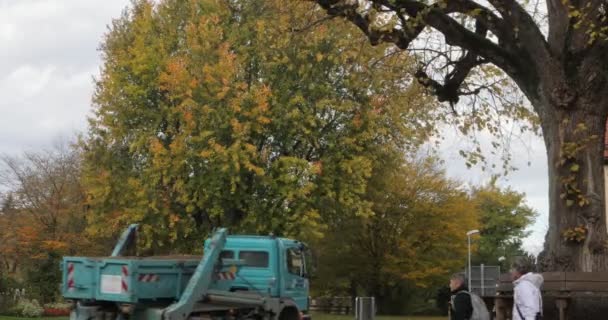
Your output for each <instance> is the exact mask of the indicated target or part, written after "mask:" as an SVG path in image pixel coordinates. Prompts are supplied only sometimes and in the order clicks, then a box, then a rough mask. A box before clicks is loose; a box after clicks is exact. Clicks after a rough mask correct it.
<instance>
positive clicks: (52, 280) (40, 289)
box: [24, 253, 61, 315]
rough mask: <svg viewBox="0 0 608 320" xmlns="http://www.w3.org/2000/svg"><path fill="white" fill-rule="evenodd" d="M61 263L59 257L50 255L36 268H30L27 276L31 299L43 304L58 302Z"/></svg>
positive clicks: (26, 281)
mask: <svg viewBox="0 0 608 320" xmlns="http://www.w3.org/2000/svg"><path fill="white" fill-rule="evenodd" d="M60 261H61V257H60V256H59V255H57V254H54V253H50V254H49V256H48V258H47V259H45V260H43V261H39V263H38V264H37V265H35V266H33V265H32V266H29V268H28V270H27V271H26V276H25V283H26V284H27V289H26V291H27V293H28V296H29V297H33V298H36V299H38V300H39V301H41V302H42V303H49V302H54V301H57V299H58V298H59V290H58V289H59V286H60V285H61V271H60V270H59V263H60ZM34 301H35V300H34ZM24 315H25V314H24Z"/></svg>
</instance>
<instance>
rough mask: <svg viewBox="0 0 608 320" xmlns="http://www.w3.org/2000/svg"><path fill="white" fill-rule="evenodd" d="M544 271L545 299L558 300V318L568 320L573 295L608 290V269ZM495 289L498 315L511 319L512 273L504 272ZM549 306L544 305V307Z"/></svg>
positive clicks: (543, 287)
mask: <svg viewBox="0 0 608 320" xmlns="http://www.w3.org/2000/svg"><path fill="white" fill-rule="evenodd" d="M542 275H543V278H544V279H545V282H544V284H543V286H542V288H541V290H542V294H543V300H546V298H553V299H554V300H555V307H556V308H557V311H558V315H559V320H567V311H568V305H569V304H570V301H571V299H572V298H573V297H575V296H580V295H581V294H585V295H586V296H587V297H593V296H594V295H599V294H608V272H547V273H543V274H542ZM496 289H497V290H496V292H497V293H496V296H495V297H494V305H495V308H496V319H497V320H506V319H511V316H512V315H511V312H512V310H513V284H512V282H511V277H510V275H508V274H505V275H501V276H500V278H499V282H498V284H497V285H496ZM543 304H544V303H543ZM547 307H548V306H547V305H545V310H546V309H547Z"/></svg>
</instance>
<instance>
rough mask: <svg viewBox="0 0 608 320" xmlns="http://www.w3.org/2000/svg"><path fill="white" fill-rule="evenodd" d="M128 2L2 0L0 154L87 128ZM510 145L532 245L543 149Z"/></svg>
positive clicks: (476, 177)
mask: <svg viewBox="0 0 608 320" xmlns="http://www.w3.org/2000/svg"><path fill="white" fill-rule="evenodd" d="M128 3H129V1H128V0H104V1H97V0H96V1H93V0H0V71H1V72H0V153H9V154H15V153H18V152H20V151H23V150H35V149H38V148H41V147H44V146H48V145H49V144H51V143H52V142H53V140H55V139H58V137H61V136H71V135H72V134H74V133H75V132H79V131H83V130H85V129H86V116H87V114H89V112H90V110H91V109H90V106H91V103H90V100H91V94H92V91H93V80H92V79H93V76H95V75H97V74H98V73H99V66H100V57H99V52H98V51H97V48H98V46H99V43H100V41H101V40H102V37H103V34H104V33H105V32H106V30H107V27H106V26H107V25H108V24H110V23H111V21H112V19H113V18H116V17H118V16H119V15H120V13H121V11H122V10H123V8H124V7H125V6H126V5H128ZM456 140H457V138H451V139H449V140H448V141H447V142H446V143H445V144H444V146H443V147H442V154H443V156H444V158H445V160H446V164H447V170H448V173H449V174H450V175H451V176H453V177H456V178H459V179H460V180H462V181H464V182H467V183H472V184H478V183H482V182H485V181H487V180H488V179H489V178H490V173H488V172H485V173H484V172H481V171H480V170H468V169H466V168H465V167H464V164H463V161H462V159H460V158H459V156H458V150H459V148H458V143H457V142H458V141H456ZM530 146H531V147H530ZM513 152H514V158H515V159H516V161H515V164H516V165H517V166H518V167H520V170H519V171H517V172H514V173H513V174H511V175H510V176H509V177H508V179H502V180H501V181H500V183H501V184H502V185H505V186H506V185H509V186H511V187H512V188H513V189H515V190H517V191H520V192H525V193H526V194H527V199H528V204H529V205H530V206H532V207H534V208H536V209H537V210H538V211H539V212H540V213H541V216H540V217H539V219H538V222H537V223H536V225H534V226H533V227H532V230H533V231H534V233H533V235H532V236H531V237H530V238H529V239H527V240H526V243H525V245H526V248H527V249H528V250H531V251H533V252H538V251H539V250H540V249H541V248H542V243H543V237H544V232H545V231H546V228H547V223H546V220H547V211H548V202H547V177H546V175H547V170H546V163H545V162H546V158H545V148H544V145H543V144H542V142H541V141H540V139H538V138H535V137H530V138H527V139H526V144H519V145H515V146H514V151H513ZM528 161H531V162H532V166H531V167H528V166H527V165H526V163H527V162H528Z"/></svg>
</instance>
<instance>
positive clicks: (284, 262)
mask: <svg viewBox="0 0 608 320" xmlns="http://www.w3.org/2000/svg"><path fill="white" fill-rule="evenodd" d="M209 242H210V241H209V240H207V241H205V250H209ZM306 252H307V247H306V246H305V245H304V244H303V243H302V242H299V241H296V240H290V239H285V238H277V237H273V236H228V237H227V239H226V245H225V247H224V249H223V250H222V251H221V253H220V259H222V265H223V266H225V267H226V266H228V269H229V270H230V268H232V270H234V271H236V270H238V271H237V272H234V273H231V272H230V271H228V272H227V273H223V274H221V275H220V276H219V280H218V281H217V282H215V283H214V284H213V285H212V286H211V288H212V289H217V290H223V291H230V292H243V291H245V292H251V293H256V294H261V295H267V296H271V297H280V298H283V299H285V301H286V302H287V303H292V304H293V305H294V306H296V307H297V308H298V310H302V311H306V310H308V292H309V281H308V272H307V269H306V266H307V263H306ZM231 264H232V265H231Z"/></svg>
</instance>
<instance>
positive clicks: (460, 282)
mask: <svg viewBox="0 0 608 320" xmlns="http://www.w3.org/2000/svg"><path fill="white" fill-rule="evenodd" d="M466 283H467V281H466V278H465V276H464V275H463V274H462V273H456V274H454V275H452V277H451V278H450V291H451V293H452V297H451V299H450V319H451V320H469V319H471V315H472V314H473V305H472V304H471V296H470V295H469V291H468V288H467V285H466Z"/></svg>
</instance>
